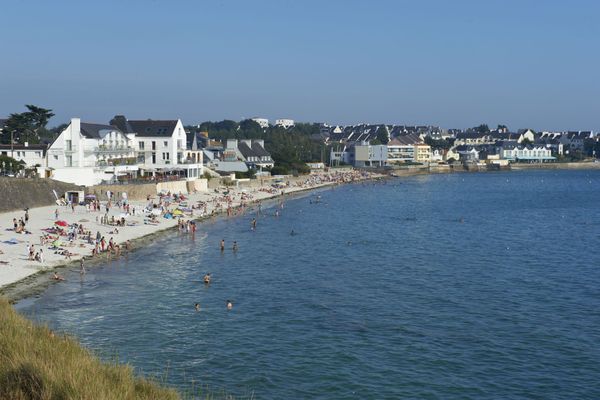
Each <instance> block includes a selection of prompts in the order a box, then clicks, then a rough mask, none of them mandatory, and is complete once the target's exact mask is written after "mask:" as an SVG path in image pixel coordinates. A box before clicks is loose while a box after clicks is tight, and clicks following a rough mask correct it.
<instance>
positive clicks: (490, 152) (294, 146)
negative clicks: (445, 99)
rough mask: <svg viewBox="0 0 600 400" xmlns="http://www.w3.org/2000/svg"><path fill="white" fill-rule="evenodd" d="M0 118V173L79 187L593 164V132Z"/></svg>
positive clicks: (45, 113) (598, 147)
mask: <svg viewBox="0 0 600 400" xmlns="http://www.w3.org/2000/svg"><path fill="white" fill-rule="evenodd" d="M27 108H28V111H26V112H24V113H20V114H19V113H15V114H10V116H9V117H8V118H6V119H0V138H1V143H2V144H0V152H1V156H0V168H1V172H2V174H3V175H8V176H39V177H45V178H53V179H55V180H58V181H63V182H68V183H73V184H77V185H82V186H92V185H97V184H101V183H127V182H134V181H144V180H146V181H147V180H157V181H158V180H165V179H185V180H196V179H199V178H211V177H213V176H214V177H220V176H232V177H233V179H236V178H253V177H256V176H269V175H285V174H303V173H308V172H310V171H311V170H318V169H324V168H327V167H339V166H353V167H357V168H379V169H381V168H387V169H394V168H402V167H403V166H418V165H422V166H435V165H439V166H442V165H454V166H464V167H469V166H472V165H486V166H488V167H489V166H491V167H498V168H501V167H507V166H509V165H510V164H512V163H537V164H542V163H556V162H578V161H595V160H596V158H597V156H598V155H599V154H600V153H599V151H600V144H599V138H600V136H598V135H596V134H595V133H594V132H593V131H564V132H548V131H543V132H537V131H535V130H533V129H527V128H525V129H518V130H516V131H511V130H510V129H509V128H508V127H507V126H504V125H499V126H498V127H496V128H494V129H490V128H489V127H488V126H487V125H485V124H482V125H479V126H477V127H473V128H470V129H465V130H461V129H446V128H441V127H437V126H429V125H422V126H409V125H388V124H358V125H349V126H342V125H329V124H326V123H298V122H295V121H294V120H293V119H289V118H282V119H277V120H275V121H273V123H271V121H269V120H268V119H266V118H259V117H256V118H251V119H246V120H243V121H240V122H236V121H231V120H224V121H220V122H203V123H200V124H197V125H184V123H183V122H182V121H181V120H180V119H176V118H174V119H171V120H155V119H145V120H130V119H128V118H127V117H126V116H124V115H116V116H114V118H112V119H111V120H110V121H107V122H106V123H97V122H86V121H81V119H80V118H71V120H70V122H69V123H68V124H63V125H60V126H58V127H55V128H52V129H46V124H47V121H48V119H49V118H51V117H52V116H53V115H54V114H52V112H51V111H52V110H49V109H43V108H40V107H36V106H30V105H28V106H27Z"/></svg>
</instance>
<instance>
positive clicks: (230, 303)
mask: <svg viewBox="0 0 600 400" xmlns="http://www.w3.org/2000/svg"><path fill="white" fill-rule="evenodd" d="M232 308H233V303H232V302H231V300H227V310H231V309H232Z"/></svg>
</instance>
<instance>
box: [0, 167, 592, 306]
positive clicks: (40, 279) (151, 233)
mask: <svg viewBox="0 0 600 400" xmlns="http://www.w3.org/2000/svg"><path fill="white" fill-rule="evenodd" d="M552 169H561V170H594V169H600V163H552V164H516V167H514V168H513V167H511V168H510V169H502V170H500V171H505V172H513V171H527V170H552ZM390 172H391V173H393V175H391V174H390ZM465 172H471V173H473V172H499V171H495V170H474V171H468V170H462V169H461V170H456V169H451V168H449V169H447V170H446V169H444V170H430V168H407V169H402V170H392V171H389V172H388V173H387V174H382V173H372V172H365V171H364V170H354V169H348V170H342V171H334V172H330V173H317V174H314V175H306V176H300V177H297V178H292V179H291V180H292V181H293V185H292V186H291V187H286V188H284V189H283V190H284V194H283V196H288V195H294V194H300V193H304V192H307V191H312V190H316V189H324V188H331V187H333V186H337V185H342V184H346V183H353V182H361V181H366V180H375V179H387V178H391V177H394V178H403V177H409V176H416V175H429V174H436V175H437V174H446V173H448V174H451V173H465ZM349 173H352V174H367V176H362V177H361V178H360V179H355V180H352V181H331V182H323V183H319V184H312V185H308V186H294V185H298V183H299V182H302V181H305V180H308V179H310V178H312V177H317V178H322V177H324V176H331V175H338V176H341V175H344V174H349ZM265 189H269V190H271V186H269V185H259V186H257V187H250V188H243V187H241V188H231V187H227V188H226V190H228V191H230V192H234V193H233V197H234V198H235V197H240V196H241V194H242V193H244V192H247V193H251V194H252V195H254V197H253V198H252V199H251V200H250V201H246V202H245V204H246V206H252V205H255V204H257V203H259V202H261V201H264V200H272V199H276V198H281V197H282V194H281V192H279V191H277V192H276V193H267V192H265V191H263V190H265ZM155 196H157V195H155ZM205 197H208V199H205V200H206V203H207V204H208V203H209V202H210V201H214V197H215V193H213V191H211V190H209V191H206V192H198V193H193V194H190V195H189V197H188V199H189V201H190V202H198V201H202V200H200V199H201V198H205ZM241 201H242V200H241V199H236V200H234V201H233V202H232V203H231V206H232V207H233V208H237V207H239V206H240V203H241ZM131 204H135V205H136V207H142V206H141V202H139V201H135V202H131ZM78 207H81V206H78ZM208 207H209V208H208V210H207V214H206V215H198V216H188V215H184V219H185V220H190V221H196V222H197V223H202V222H204V221H205V220H209V219H210V218H213V217H223V216H224V215H226V214H227V211H226V209H224V208H222V207H217V206H214V205H209V206H208ZM54 208H57V207H56V206H45V207H38V208H36V209H31V210H30V211H32V212H33V211H35V210H38V211H39V210H41V209H43V210H44V211H48V209H54ZM59 208H60V207H59ZM117 211H119V210H117ZM15 213H17V211H12V212H5V213H2V214H0V221H3V220H7V217H8V216H9V214H11V215H14V214H15ZM117 213H118V212H117ZM67 215H68V213H67ZM78 215H79V216H81V215H85V214H81V213H79V214H78ZM160 221H161V222H160V223H159V225H155V226H153V225H144V226H145V227H147V228H146V229H144V230H143V231H142V232H136V233H135V234H133V235H131V234H129V235H125V236H127V237H126V238H125V239H124V240H121V237H119V238H118V240H116V241H115V242H116V243H118V244H121V245H122V244H123V243H124V242H125V241H129V242H130V244H131V249H130V250H128V251H127V252H132V251H135V250H136V249H137V248H139V247H141V246H145V245H146V242H147V241H149V240H151V239H152V238H154V237H156V236H158V235H163V234H165V233H167V232H168V231H171V230H173V229H176V228H177V220H176V219H170V220H167V219H164V218H163V217H162V216H161V217H160ZM96 225H98V224H97V223H96ZM100 226H101V227H104V228H107V227H108V228H112V226H110V225H100ZM150 226H153V227H152V228H149V227H150ZM95 228H98V226H96V227H95ZM121 233H122V232H120V233H119V234H120V235H121ZM0 237H1V235H0ZM34 238H36V236H35V235H32V236H31V239H34ZM3 239H4V238H0V243H1V242H2V240H3ZM23 242H25V241H23ZM30 242H31V240H30ZM102 255H103V253H102V254H100V255H97V256H94V257H92V256H90V255H88V254H85V255H82V256H77V257H73V259H72V260H70V261H67V262H65V260H59V261H56V260H54V262H53V263H52V264H48V265H45V266H40V265H38V266H37V267H38V268H36V267H33V268H34V270H33V271H30V272H29V273H23V272H24V271H23V269H31V265H28V266H26V267H25V268H22V270H21V271H20V272H21V273H20V276H19V277H18V278H17V279H12V280H11V281H8V282H7V281H6V278H5V277H4V279H2V278H3V277H2V275H0V296H2V297H5V298H7V299H8V300H9V301H10V302H11V303H15V302H17V301H20V300H23V299H25V298H27V297H31V296H35V295H36V294H38V293H41V292H43V291H44V290H45V289H46V288H48V287H49V286H50V285H51V284H54V283H57V282H56V281H54V280H52V279H50V278H49V277H48V273H51V272H54V271H62V270H65V269H67V268H76V267H78V264H79V260H80V259H81V258H83V259H84V260H85V265H86V266H88V267H89V266H94V265H98V264H104V263H106V262H107V261H108V259H107V258H105V257H103V256H102ZM0 257H2V255H0ZM113 259H114V258H112V257H111V258H110V260H113ZM4 268H6V266H4V265H0V274H1V273H2V269H4Z"/></svg>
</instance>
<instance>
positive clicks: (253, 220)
mask: <svg viewBox="0 0 600 400" xmlns="http://www.w3.org/2000/svg"><path fill="white" fill-rule="evenodd" d="M252 230H253V231H254V230H256V218H252Z"/></svg>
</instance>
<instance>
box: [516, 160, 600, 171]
mask: <svg viewBox="0 0 600 400" xmlns="http://www.w3.org/2000/svg"><path fill="white" fill-rule="evenodd" d="M510 166H511V168H512V169H514V170H518V169H599V168H600V163H599V162H574V163H562V162H555V163H543V164H539V163H536V164H526V163H512V164H510Z"/></svg>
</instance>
